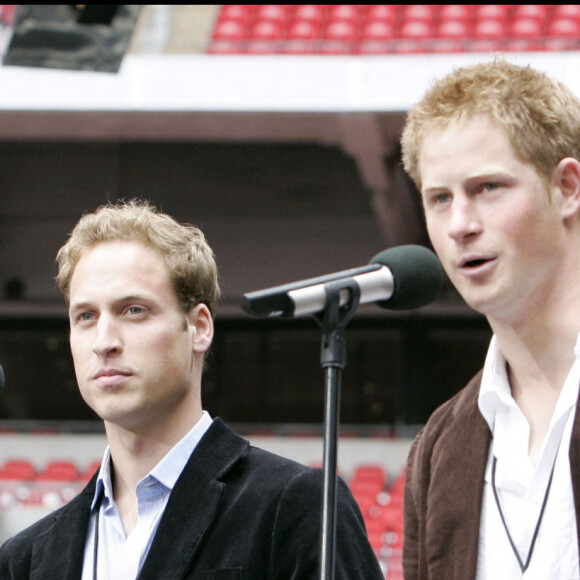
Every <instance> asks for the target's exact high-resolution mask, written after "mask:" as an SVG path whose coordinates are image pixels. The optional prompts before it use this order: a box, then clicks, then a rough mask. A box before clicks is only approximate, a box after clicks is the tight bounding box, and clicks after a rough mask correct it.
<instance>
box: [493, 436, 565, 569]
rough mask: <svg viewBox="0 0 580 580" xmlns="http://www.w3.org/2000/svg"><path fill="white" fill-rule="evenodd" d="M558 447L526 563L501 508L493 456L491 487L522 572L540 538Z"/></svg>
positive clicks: (526, 566)
mask: <svg viewBox="0 0 580 580" xmlns="http://www.w3.org/2000/svg"><path fill="white" fill-rule="evenodd" d="M559 448H560V445H558V449H559ZM558 449H556V456H555V457H554V463H553V464H552V471H551V472H550V479H549V480H548V485H547V487H546V493H545V494H544V501H543V502H542V509H541V510H540V515H539V516H538V522H537V523H536V529H535V530H534V535H533V537H532V543H531V544H530V549H529V551H528V557H527V559H526V562H525V564H524V562H522V559H521V558H520V555H519V553H518V550H517V548H516V545H515V543H514V541H513V539H512V536H511V534H510V531H509V530H508V527H507V523H506V521H505V517H504V515H503V512H502V510H501V505H500V502H499V497H498V494H497V489H496V487H495V467H496V464H497V457H496V456H495V455H494V456H493V463H492V466H491V487H492V488H493V495H494V497H495V503H496V504H497V509H498V511H499V515H500V517H501V521H502V523H503V527H504V528H505V531H506V534H507V537H508V539H509V541H510V544H511V547H512V550H513V551H514V554H515V555H516V558H517V559H518V564H519V565H520V568H521V570H522V573H523V572H525V571H526V570H527V568H528V566H529V564H530V560H531V559H532V553H533V551H534V546H535V544H536V539H537V538H538V531H539V530H540V524H541V523H542V518H543V517H544V510H545V508H546V503H547V502H548V495H549V493H550V487H552V477H553V476H554V468H555V467H556V458H557V457H558Z"/></svg>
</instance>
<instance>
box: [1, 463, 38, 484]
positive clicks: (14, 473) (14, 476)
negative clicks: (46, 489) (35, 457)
mask: <svg viewBox="0 0 580 580" xmlns="http://www.w3.org/2000/svg"><path fill="white" fill-rule="evenodd" d="M36 475H37V471H36V468H35V467H34V465H33V464H32V462H30V461H28V460H26V459H9V460H8V461H6V462H5V463H4V465H3V466H2V469H0V480H17V481H32V480H34V479H36Z"/></svg>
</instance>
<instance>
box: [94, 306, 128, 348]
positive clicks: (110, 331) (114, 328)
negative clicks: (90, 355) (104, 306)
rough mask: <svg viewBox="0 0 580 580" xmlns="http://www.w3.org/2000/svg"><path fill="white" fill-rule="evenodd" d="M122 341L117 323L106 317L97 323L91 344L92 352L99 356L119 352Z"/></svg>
mask: <svg viewBox="0 0 580 580" xmlns="http://www.w3.org/2000/svg"><path fill="white" fill-rule="evenodd" d="M121 349H122V341H121V336H120V332H119V327H118V324H117V322H116V321H115V320H114V319H113V318H112V317H111V316H108V315H104V316H101V317H100V318H99V321H98V322H97V332H96V334H95V340H94V342H93V352H95V353H96V354H98V355H100V356H107V355H110V354H114V353H118V352H121Z"/></svg>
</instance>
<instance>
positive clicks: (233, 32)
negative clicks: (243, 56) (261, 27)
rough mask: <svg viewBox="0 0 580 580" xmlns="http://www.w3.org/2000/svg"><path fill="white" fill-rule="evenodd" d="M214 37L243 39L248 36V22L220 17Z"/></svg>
mask: <svg viewBox="0 0 580 580" xmlns="http://www.w3.org/2000/svg"><path fill="white" fill-rule="evenodd" d="M212 37H213V38H214V39H216V40H242V39H244V38H245V37H246V24H245V22H243V21H240V20H234V19H223V20H221V19H220V20H219V21H218V23H217V24H216V26H215V28H214V30H213V34H212Z"/></svg>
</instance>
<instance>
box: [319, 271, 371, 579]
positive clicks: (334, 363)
mask: <svg viewBox="0 0 580 580" xmlns="http://www.w3.org/2000/svg"><path fill="white" fill-rule="evenodd" d="M324 290H325V292H326V306H325V309H324V310H323V312H322V313H321V314H320V315H316V316H315V318H317V320H318V321H319V323H320V325H321V326H322V329H323V336H322V349H321V355H320V364H321V365H322V368H323V369H324V373H325V377H324V382H325V409H324V457H323V468H324V485H323V492H322V521H321V527H320V532H321V534H320V567H319V572H320V575H319V580H333V579H334V568H335V551H336V484H337V459H336V458H337V441H338V425H339V414H340V386H341V377H342V375H341V373H342V371H343V370H344V368H345V366H346V335H345V330H346V327H347V325H348V323H349V322H350V320H351V319H352V317H353V315H354V313H355V311H356V309H357V307H358V305H359V300H360V287H359V285H358V284H357V283H356V282H355V280H353V278H347V279H343V280H337V281H335V282H327V283H326V284H325V285H324ZM344 290H347V291H348V292H349V300H348V303H347V304H345V305H343V306H340V293H341V291H344Z"/></svg>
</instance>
